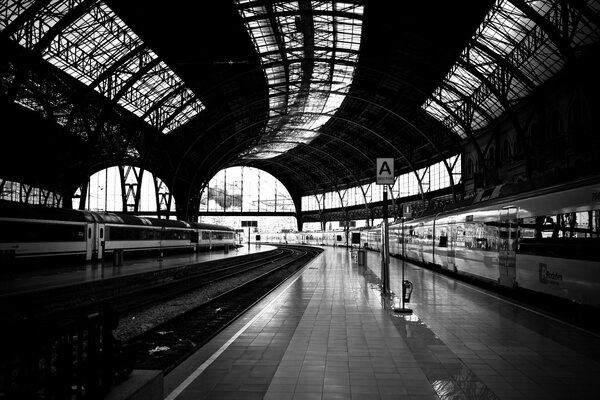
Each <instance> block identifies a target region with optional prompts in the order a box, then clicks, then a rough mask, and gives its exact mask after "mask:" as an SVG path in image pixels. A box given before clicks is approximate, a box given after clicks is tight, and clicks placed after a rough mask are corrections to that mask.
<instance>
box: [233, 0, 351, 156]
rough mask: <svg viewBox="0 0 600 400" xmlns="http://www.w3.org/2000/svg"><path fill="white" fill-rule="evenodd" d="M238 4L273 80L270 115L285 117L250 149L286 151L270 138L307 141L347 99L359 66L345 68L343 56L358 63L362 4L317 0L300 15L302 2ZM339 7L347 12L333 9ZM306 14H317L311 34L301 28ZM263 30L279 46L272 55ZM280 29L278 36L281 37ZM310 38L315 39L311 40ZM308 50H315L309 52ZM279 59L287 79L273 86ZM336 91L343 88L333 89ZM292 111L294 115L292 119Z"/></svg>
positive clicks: (240, 1)
mask: <svg viewBox="0 0 600 400" xmlns="http://www.w3.org/2000/svg"><path fill="white" fill-rule="evenodd" d="M237 3H238V6H239V13H240V15H241V16H242V18H244V20H245V24H246V28H247V29H248V32H249V35H250V37H251V38H252V39H253V41H254V45H255V48H256V50H257V51H258V53H259V56H260V58H261V63H262V65H263V68H264V71H265V76H266V78H267V82H268V83H269V93H270V102H269V108H270V115H279V116H282V117H281V119H283V121H282V120H281V119H278V120H275V121H269V122H268V123H267V126H266V128H265V133H264V134H263V135H262V141H263V143H265V144H262V145H260V144H259V146H258V147H256V148H254V149H252V150H250V151H249V152H248V154H247V156H248V157H250V158H256V157H260V158H269V157H273V156H276V155H278V154H280V153H281V151H279V152H274V151H272V150H273V149H275V148H276V146H275V147H274V146H273V145H271V144H268V145H267V144H266V143H268V142H281V143H285V144H286V146H285V147H286V148H288V147H289V146H288V144H289V142H290V141H292V142H293V141H294V140H296V137H299V136H301V138H302V142H305V143H308V141H310V140H312V139H314V138H315V137H316V136H317V135H318V130H319V129H320V128H321V127H322V126H323V125H324V124H325V123H327V121H328V120H329V118H330V117H331V113H333V112H335V110H337V108H338V107H339V106H340V104H341V103H342V101H343V98H344V93H345V92H346V91H347V90H348V88H349V86H350V83H351V81H352V76H353V74H354V66H353V65H347V67H345V68H340V65H341V64H339V62H338V61H344V62H345V63H350V64H352V63H356V61H357V59H358V55H357V50H358V48H359V46H360V32H361V26H362V22H361V17H362V6H357V5H355V4H352V3H340V2H325V1H314V2H311V4H310V5H311V7H312V12H311V13H306V12H304V11H306V10H302V11H303V12H302V14H300V10H299V6H298V2H297V1H279V2H276V3H273V4H272V5H270V6H269V9H268V10H267V7H266V6H262V5H253V6H249V7H245V5H247V4H249V2H248V1H247V0H237ZM252 4H254V3H252ZM333 11H335V12H340V13H343V14H339V15H338V14H332V12H333ZM302 18H312V24H313V27H314V29H313V33H314V35H313V36H312V37H310V39H307V38H305V37H304V34H303V32H302V31H298V22H299V20H301V19H302ZM300 23H302V22H301V21H300ZM272 24H274V25H272ZM259 29H260V31H261V34H262V35H263V36H268V37H270V38H272V43H273V46H277V49H276V51H272V50H270V51H269V52H268V54H267V52H266V51H265V45H264V41H263V40H262V39H261V37H260V35H259V33H258V30H259ZM276 32H277V35H278V37H277V39H278V40H276V39H275V34H276ZM305 40H311V41H312V43H310V45H308V44H309V43H305ZM308 51H311V52H312V54H307V52H308ZM307 58H308V59H313V60H314V61H313V65H312V68H310V69H305V68H304V63H305V62H306V59H307ZM273 63H275V64H279V65H281V66H282V71H283V74H284V79H283V82H279V81H278V82H277V86H274V85H273V83H274V80H273V79H272V78H271V77H270V76H269V75H270V74H272V73H273V70H272V68H271V66H272V64H273ZM284 66H285V67H284ZM309 72H310V75H308V73H309ZM282 85H285V87H282ZM282 90H287V96H284V95H280V94H278V92H281V91H282ZM334 90H335V91H341V92H342V93H332V91H334ZM302 113H307V114H306V115H305V118H302V119H298V118H296V117H295V116H296V115H299V114H302ZM286 115H288V116H290V117H288V118H287V121H286V120H285V116H286ZM291 115H294V117H292V116H291ZM300 121H302V122H300ZM286 122H287V123H286ZM272 127H277V129H272ZM298 132H302V133H301V134H299V133H298ZM267 149H268V150H269V151H266V150H267ZM263 150H264V151H263Z"/></svg>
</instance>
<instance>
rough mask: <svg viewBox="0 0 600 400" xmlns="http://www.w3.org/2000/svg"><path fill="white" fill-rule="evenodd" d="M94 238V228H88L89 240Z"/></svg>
mask: <svg viewBox="0 0 600 400" xmlns="http://www.w3.org/2000/svg"><path fill="white" fill-rule="evenodd" d="M91 238H92V228H88V239H91Z"/></svg>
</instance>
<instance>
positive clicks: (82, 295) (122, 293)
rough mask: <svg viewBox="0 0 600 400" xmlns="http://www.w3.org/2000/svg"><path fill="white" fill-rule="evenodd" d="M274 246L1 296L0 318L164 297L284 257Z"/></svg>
mask: <svg viewBox="0 0 600 400" xmlns="http://www.w3.org/2000/svg"><path fill="white" fill-rule="evenodd" d="M286 254H287V253H286V251H285V250H283V249H277V250H273V251H268V252H265V253H261V254H259V255H252V256H242V257H239V258H236V259H225V260H216V261H213V262H206V263H201V264H192V265H185V266H179V267H173V268H168V269H164V270H157V271H151V272H147V273H140V274H132V275H124V276H121V277H119V278H111V279H105V280H102V281H91V282H86V283H83V284H77V285H72V286H68V287H59V288H48V289H45V290H39V291H37V292H35V296H32V294H31V293H28V292H27V293H19V294H16V295H9V296H2V297H0V313H1V314H2V316H3V318H2V319H3V322H4V323H7V324H18V323H19V322H21V321H25V320H34V319H45V320H53V319H56V318H68V317H69V316H74V317H76V316H78V315H86V314H89V313H91V312H95V311H97V310H99V309H101V308H102V307H103V306H104V305H106V304H110V305H111V307H112V308H113V309H115V310H116V311H117V312H119V313H127V312H132V311H134V310H136V309H139V308H141V307H144V306H147V305H150V304H153V303H156V302H159V301H164V300H167V299H169V298H171V297H174V296H177V295H179V294H181V293H184V292H186V291H189V290H192V289H194V288H197V287H199V286H201V285H206V284H211V283H214V282H216V281H217V280H219V279H227V278H230V277H232V276H235V275H239V274H243V273H247V272H248V271H251V270H253V269H255V268H260V266H262V265H264V264H268V263H272V262H276V261H277V260H279V259H281V258H282V257H285V256H286Z"/></svg>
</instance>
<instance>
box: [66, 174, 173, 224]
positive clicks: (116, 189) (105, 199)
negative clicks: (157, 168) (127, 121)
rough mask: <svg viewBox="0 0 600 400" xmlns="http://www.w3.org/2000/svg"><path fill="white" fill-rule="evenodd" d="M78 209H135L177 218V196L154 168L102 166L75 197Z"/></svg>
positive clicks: (135, 210) (154, 214)
mask: <svg viewBox="0 0 600 400" xmlns="http://www.w3.org/2000/svg"><path fill="white" fill-rule="evenodd" d="M72 206H73V208H75V209H77V208H78V209H86V210H92V211H108V212H132V213H136V214H147V215H149V216H158V217H160V216H165V215H166V211H167V210H169V211H170V214H171V215H172V216H173V217H172V218H174V215H175V199H173V198H172V196H171V195H170V192H169V189H168V188H167V186H166V185H165V184H164V182H162V180H160V179H159V178H158V177H156V176H154V175H153V174H152V173H151V172H149V171H146V170H143V169H141V168H138V167H133V166H129V165H125V166H114V167H110V168H106V169H103V170H100V171H98V172H96V173H95V174H93V175H92V176H90V177H89V179H88V181H87V185H86V187H81V188H79V189H78V190H77V191H76V192H75V194H74V196H73V198H72Z"/></svg>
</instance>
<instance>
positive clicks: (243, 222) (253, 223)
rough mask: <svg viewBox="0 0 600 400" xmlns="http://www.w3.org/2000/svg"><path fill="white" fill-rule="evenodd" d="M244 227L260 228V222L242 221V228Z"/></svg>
mask: <svg viewBox="0 0 600 400" xmlns="http://www.w3.org/2000/svg"><path fill="white" fill-rule="evenodd" d="M244 226H258V221H242V227H244Z"/></svg>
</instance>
